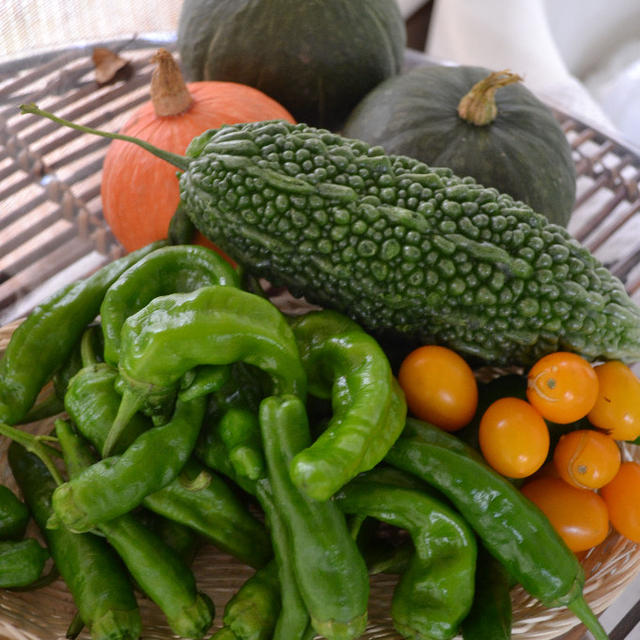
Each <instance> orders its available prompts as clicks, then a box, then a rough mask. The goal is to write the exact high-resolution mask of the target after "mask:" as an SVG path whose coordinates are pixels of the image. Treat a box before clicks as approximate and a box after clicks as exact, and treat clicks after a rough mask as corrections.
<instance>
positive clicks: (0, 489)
mask: <svg viewBox="0 0 640 640" xmlns="http://www.w3.org/2000/svg"><path fill="white" fill-rule="evenodd" d="M30 517H31V514H30V513H29V508H28V507H27V505H26V504H25V503H24V502H22V500H20V499H19V498H18V496H17V495H16V494H15V493H14V492H13V491H11V489H9V487H7V486H6V485H4V484H0V540H18V539H19V538H22V536H23V535H24V533H25V531H26V529H27V524H28V523H29V518H30Z"/></svg>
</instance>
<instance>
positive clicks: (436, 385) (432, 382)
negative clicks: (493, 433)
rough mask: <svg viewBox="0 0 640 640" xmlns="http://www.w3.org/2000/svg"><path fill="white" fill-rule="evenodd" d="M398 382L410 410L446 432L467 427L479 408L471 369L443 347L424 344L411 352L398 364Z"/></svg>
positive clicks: (452, 352) (459, 357)
mask: <svg viewBox="0 0 640 640" xmlns="http://www.w3.org/2000/svg"><path fill="white" fill-rule="evenodd" d="M398 382H399V383H400V386H401V387H402V390H403V391H404V394H405V396H406V399H407V407H408V408H409V411H410V412H411V413H412V414H413V415H414V416H415V417H416V418H419V419H421V420H425V421H426V422H430V423H431V424H434V425H436V426H437V427H440V428H441V429H444V430H445V431H456V430H458V429H461V428H462V427H464V426H465V425H467V424H468V423H469V422H470V421H471V419H472V418H473V416H474V414H475V411H476V408H477V406H478V384H477V382H476V379H475V376H474V375H473V371H472V370H471V367H470V366H469V365H468V364H467V363H466V361H465V360H464V359H463V358H462V357H461V356H459V355H458V354H457V353H456V352H455V351H452V350H451V349H448V348H446V347H441V346H438V345H425V346H423V347H418V348H417V349H415V350H414V351H412V352H411V353H410V354H409V355H408V356H407V357H406V358H405V359H404V360H403V362H402V364H401V365H400V369H399V370H398Z"/></svg>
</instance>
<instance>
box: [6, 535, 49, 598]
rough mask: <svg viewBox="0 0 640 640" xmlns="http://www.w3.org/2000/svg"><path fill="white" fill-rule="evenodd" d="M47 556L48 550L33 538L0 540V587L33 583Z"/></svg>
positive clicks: (24, 585) (39, 573)
mask: <svg viewBox="0 0 640 640" xmlns="http://www.w3.org/2000/svg"><path fill="white" fill-rule="evenodd" d="M48 558H49V552H48V551H47V550H46V549H45V548H44V547H42V546H40V543H39V542H38V541H37V540H36V539H35V538H25V539H24V540H2V541H0V588H2V589H8V588H10V587H26V586H28V585H30V584H33V583H34V582H35V581H36V580H37V579H38V578H39V577H40V576H41V575H42V570H43V569H44V565H45V562H46V561H47V559H48Z"/></svg>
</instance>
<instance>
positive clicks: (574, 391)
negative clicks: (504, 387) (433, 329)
mask: <svg viewBox="0 0 640 640" xmlns="http://www.w3.org/2000/svg"><path fill="white" fill-rule="evenodd" d="M526 378H527V386H526V397H514V396H510V395H509V396H504V397H500V398H498V399H497V400H494V401H493V402H492V403H491V404H489V406H488V407H487V408H486V409H484V410H483V412H482V415H480V416H479V421H478V432H477V438H478V443H479V448H480V451H481V452H482V455H483V456H484V458H485V460H486V462H487V463H488V464H489V465H490V466H491V467H493V468H494V469H495V470H496V471H497V472H499V473H500V474H502V475H504V476H506V477H508V478H511V479H517V480H518V481H522V482H523V484H522V486H521V491H522V492H523V493H524V494H525V495H526V496H527V497H528V498H529V499H530V500H532V501H533V502H534V503H536V504H537V505H538V506H539V507H540V509H542V511H543V512H544V513H545V514H546V515H547V517H548V518H549V520H550V521H551V523H552V524H553V525H554V527H555V528H556V529H557V530H558V532H559V533H560V535H561V536H562V537H563V538H564V540H565V542H566V543H567V544H568V546H569V547H570V548H571V549H572V550H573V551H575V552H580V551H585V550H587V549H589V548H591V547H593V546H595V545H597V544H599V543H600V542H602V541H603V540H604V539H605V538H606V536H607V535H608V533H609V528H610V526H613V527H614V528H615V529H616V530H617V531H618V532H619V533H621V534H622V535H623V536H626V537H627V538H629V539H631V540H633V541H635V542H640V463H638V462H635V461H626V460H623V458H622V455H621V448H620V443H621V442H632V441H634V440H636V439H639V438H640V380H638V378H637V377H636V376H635V374H634V373H633V371H632V370H631V369H630V367H628V366H627V365H626V364H624V363H622V362H619V361H608V362H604V363H602V364H596V365H592V364H591V363H590V362H588V361H587V360H585V359H584V358H582V357H580V356H579V355H577V354H574V353H568V352H556V353H551V354H549V355H547V356H544V357H543V358H541V359H540V360H539V361H538V362H536V363H535V364H534V365H533V366H532V367H531V369H530V370H529V371H528V372H527V373H526ZM398 381H399V382H400V385H401V387H402V388H403V390H404V393H405V396H406V398H407V405H408V408H409V412H410V413H411V414H412V415H414V416H415V417H417V418H420V419H422V420H426V421H428V422H430V423H432V424H434V425H437V426H439V427H440V428H442V429H444V430H446V431H452V432H454V431H458V430H460V429H462V428H463V427H465V426H467V425H469V424H470V423H471V421H472V420H473V419H474V417H476V412H477V411H478V396H479V394H478V383H477V380H476V377H475V375H474V373H473V371H472V369H471V368H470V366H469V365H468V364H467V362H466V361H465V360H464V359H463V358H462V357H461V356H460V355H459V354H457V353H455V352H454V351H452V350H451V349H447V348H445V347H441V346H436V345H428V346H423V347H419V348H418V349H416V350H415V351H413V352H411V353H410V354H409V355H408V356H407V357H406V358H405V359H404V361H403V362H402V364H401V366H400V369H399V371H398ZM548 423H555V425H566V428H567V430H566V432H565V433H564V434H563V435H562V436H561V437H560V438H559V440H558V441H557V443H556V444H555V445H554V446H553V448H552V445H551V438H550V435H549V424H548ZM576 423H578V426H576Z"/></svg>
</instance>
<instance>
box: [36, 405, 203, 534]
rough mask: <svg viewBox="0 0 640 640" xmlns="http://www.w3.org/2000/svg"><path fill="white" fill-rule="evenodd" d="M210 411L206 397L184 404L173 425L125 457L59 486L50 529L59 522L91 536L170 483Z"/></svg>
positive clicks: (152, 433) (147, 436)
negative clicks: (89, 533)
mask: <svg viewBox="0 0 640 640" xmlns="http://www.w3.org/2000/svg"><path fill="white" fill-rule="evenodd" d="M205 406H206V403H205V399H204V398H196V399H195V400H190V401H188V402H182V401H180V400H178V402H177V403H176V409H175V412H174V414H173V417H172V419H171V420H170V421H169V422H168V423H167V424H165V425H162V426H159V427H153V428H152V429H149V430H148V431H145V432H144V433H143V434H142V435H140V436H139V437H138V438H137V439H136V440H135V441H134V442H133V444H131V445H130V446H129V448H128V449H126V451H124V452H123V453H122V454H120V455H117V456H112V457H110V458H104V459H102V460H100V461H98V462H95V463H93V464H91V465H90V466H88V467H87V468H86V469H84V470H83V471H82V472H80V473H78V474H77V475H76V476H75V477H73V478H71V479H70V480H68V481H67V482H65V483H63V484H61V485H60V486H59V487H57V488H56V490H55V491H54V492H53V497H52V501H51V502H52V506H53V509H54V512H55V519H52V522H50V523H49V526H53V520H55V521H58V522H62V523H63V524H64V525H65V526H66V527H67V528H69V529H71V530H72V531H76V532H82V531H89V530H90V529H92V528H93V527H95V526H96V525H98V524H101V523H103V522H105V521H107V520H111V519H112V518H115V517H116V516H120V515H122V514H125V513H127V512H128V511H131V510H132V509H133V508H135V507H137V506H138V505H139V504H141V502H142V501H143V499H144V498H145V496H147V495H149V494H150V493H153V492H155V491H157V490H158V489H161V488H162V487H165V486H166V485H167V484H169V483H170V482H171V481H172V480H173V479H174V478H176V477H177V476H178V474H179V473H180V471H181V470H182V468H183V467H184V465H185V463H186V461H187V460H188V458H189V456H190V455H191V452H192V450H193V448H194V446H195V444H196V440H197V438H198V434H199V432H200V427H201V425H202V420H203V418H204V413H205Z"/></svg>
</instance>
